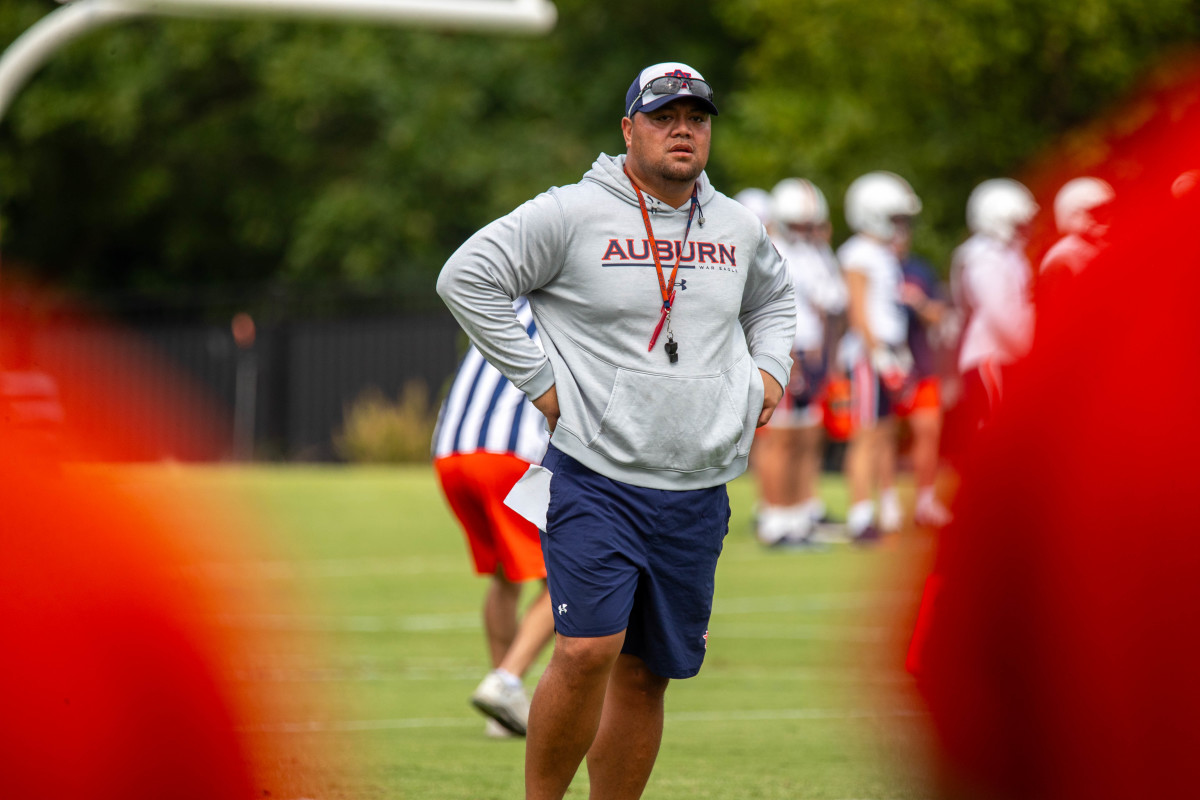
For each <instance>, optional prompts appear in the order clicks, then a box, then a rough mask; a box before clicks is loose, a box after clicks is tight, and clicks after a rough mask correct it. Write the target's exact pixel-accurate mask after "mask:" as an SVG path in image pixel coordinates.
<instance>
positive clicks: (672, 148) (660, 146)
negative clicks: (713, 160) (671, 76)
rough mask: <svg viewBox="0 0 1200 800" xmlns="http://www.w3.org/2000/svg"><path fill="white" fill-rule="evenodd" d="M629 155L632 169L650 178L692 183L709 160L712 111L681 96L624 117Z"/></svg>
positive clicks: (623, 127) (623, 124) (622, 125)
mask: <svg viewBox="0 0 1200 800" xmlns="http://www.w3.org/2000/svg"><path fill="white" fill-rule="evenodd" d="M621 130H622V131H623V132H624V133H625V149H626V150H627V151H628V156H627V159H628V161H629V162H631V163H630V166H631V167H632V169H633V172H634V173H635V174H637V175H642V176H645V177H647V178H659V179H662V180H666V181H671V182H680V183H691V182H692V181H694V180H696V178H698V177H700V173H701V172H703V171H704V166H705V165H706V164H707V163H708V148H709V144H710V142H711V140H712V126H711V121H710V120H709V113H708V111H706V110H705V108H704V107H703V106H702V105H701V104H700V103H698V102H696V101H695V100H692V99H691V98H686V97H685V98H681V99H679V100H675V101H673V102H670V103H667V104H666V105H665V106H662V107H660V108H657V109H655V110H654V111H651V112H649V113H646V112H642V111H637V112H635V113H634V115H633V116H632V117H625V118H624V119H622V120H621Z"/></svg>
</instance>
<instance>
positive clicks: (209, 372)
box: [3, 312, 465, 461]
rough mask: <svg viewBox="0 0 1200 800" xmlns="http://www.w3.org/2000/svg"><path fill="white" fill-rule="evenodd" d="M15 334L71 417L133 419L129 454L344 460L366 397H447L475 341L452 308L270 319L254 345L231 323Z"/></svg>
mask: <svg viewBox="0 0 1200 800" xmlns="http://www.w3.org/2000/svg"><path fill="white" fill-rule="evenodd" d="M4 335H5V337H6V339H7V340H8V341H6V342H5V349H6V350H7V352H8V353H9V354H10V358H8V359H7V360H6V362H5V363H4V365H3V366H4V368H5V369H7V370H9V374H10V375H13V374H17V373H19V372H20V371H22V370H24V371H26V372H31V371H33V372H40V373H44V374H46V375H48V376H50V377H52V378H53V380H54V382H55V384H56V385H57V389H58V394H59V399H60V401H61V404H62V411H63V416H64V417H65V419H66V420H67V421H68V423H70V421H71V420H72V419H79V418H83V417H87V418H89V419H93V420H95V419H102V420H105V421H106V422H105V423H104V425H105V426H106V427H108V428H112V427H114V426H115V427H118V428H119V427H122V426H128V428H127V429H126V432H128V433H135V432H136V434H137V435H136V437H124V438H125V439H135V440H136V442H137V445H136V448H135V449H134V450H133V452H129V450H128V448H126V450H125V452H123V453H122V455H123V456H126V457H133V458H137V459H147V460H157V459H166V458H174V459H179V460H186V461H196V460H201V461H203V460H226V459H235V458H237V459H251V458H253V459H258V460H289V461H296V460H298V461H333V460H337V459H338V454H337V451H336V448H335V447H334V440H335V437H336V435H337V434H338V432H339V431H340V430H341V428H342V424H343V419H344V415H345V413H346V411H347V409H348V408H349V407H350V406H351V405H352V404H353V403H354V402H355V401H356V400H357V399H358V398H360V397H361V396H362V395H363V394H364V393H365V392H368V391H370V390H378V391H379V392H382V393H383V395H384V396H385V397H388V398H392V399H395V398H396V397H398V396H399V394H400V393H401V391H402V390H403V389H404V387H405V386H406V385H408V384H409V383H411V382H414V381H417V382H420V384H421V385H423V386H424V387H425V388H426V389H427V391H428V393H429V397H430V400H431V402H433V403H436V402H437V401H438V400H439V399H440V398H441V396H442V393H443V392H444V390H445V387H446V386H447V384H448V381H449V379H450V378H451V377H452V375H453V373H454V370H455V368H456V367H457V363H458V359H459V356H460V354H461V352H462V350H463V348H464V346H465V338H464V337H463V335H462V333H461V332H460V330H459V327H458V325H457V323H456V322H455V321H454V319H453V317H451V316H450V314H449V313H447V312H440V313H438V312H421V313H404V314H397V315H392V316H374V317H369V318H353V319H345V318H343V319H323V320H320V321H307V322H306V321H288V322H282V323H276V324H270V325H265V326H263V327H261V328H259V329H258V330H257V332H256V335H255V337H254V340H253V343H252V344H251V345H250V346H247V347H240V346H239V345H238V343H237V342H236V341H235V340H234V335H233V332H232V329H231V327H230V326H229V325H228V324H224V325H217V324H204V323H194V324H180V325H169V324H161V323H159V324H141V325H138V326H136V327H121V328H114V327H111V326H100V325H96V324H91V323H73V322H62V321H59V322H55V323H53V324H46V325H39V326H36V327H34V328H32V329H31V330H25V331H21V332H20V334H19V335H20V336H21V339H22V341H21V342H19V344H15V343H14V342H13V341H12V339H13V336H14V331H13V330H12V329H11V328H9V329H7V330H5V331H4ZM13 352H19V353H20V358H19V359H16V360H15V361H14V359H13V358H11V354H12V353H13ZM18 383H19V382H13V381H10V382H9V384H10V385H14V386H15V385H18ZM112 433H114V434H118V433H120V432H119V431H112ZM114 438H122V437H119V436H116V437H114ZM101 455H103V454H101Z"/></svg>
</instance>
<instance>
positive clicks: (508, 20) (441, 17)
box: [0, 0, 558, 121]
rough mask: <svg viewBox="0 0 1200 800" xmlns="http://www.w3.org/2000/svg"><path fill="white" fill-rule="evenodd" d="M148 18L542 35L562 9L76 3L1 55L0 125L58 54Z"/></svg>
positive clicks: (484, 0) (494, 1)
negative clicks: (112, 27)
mask: <svg viewBox="0 0 1200 800" xmlns="http://www.w3.org/2000/svg"><path fill="white" fill-rule="evenodd" d="M60 2H62V0H60ZM150 16H165V17H212V18H231V17H283V18H304V19H325V20H344V21H348V22H374V23H380V24H390V25H403V26H411V27H430V28H442V29H452V30H461V31H480V32H485V33H502V34H503V33H508V34H521V33H523V34H543V33H547V32H549V31H550V30H551V29H552V28H553V27H554V24H555V22H556V21H557V19H558V10H557V8H556V7H555V5H554V3H553V2H551V0H74V1H73V2H65V3H63V6H62V7H61V8H57V9H55V10H54V11H52V12H50V13H49V14H47V15H46V16H45V17H42V19H40V20H38V22H36V23H34V24H33V25H32V26H31V27H30V28H29V29H28V30H26V31H25V32H24V33H22V34H21V35H20V36H18V37H17V38H16V39H15V40H14V41H13V42H12V44H10V45H9V46H8V48H7V49H6V50H5V51H4V53H3V55H0V121H2V120H3V119H4V115H5V113H6V112H7V111H8V108H9V106H10V105H11V104H12V101H13V99H14V98H15V97H16V95H17V93H18V92H19V91H20V90H21V87H22V86H24V85H25V83H26V82H27V81H28V80H29V78H30V77H31V76H32V75H33V73H34V72H36V71H37V69H38V68H39V67H41V65H42V64H44V63H45V62H46V61H47V60H48V59H49V58H50V56H52V55H53V54H54V53H55V52H56V51H58V50H59V49H61V48H62V47H64V46H65V45H67V44H69V43H70V42H72V41H74V40H75V39H78V38H79V37H81V36H83V35H84V34H86V33H88V32H90V31H92V30H95V29H97V28H100V27H103V26H105V25H109V24H112V23H115V22H120V21H122V20H125V19H130V18H135V17H150Z"/></svg>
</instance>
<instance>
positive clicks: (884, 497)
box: [879, 486, 900, 508]
mask: <svg viewBox="0 0 1200 800" xmlns="http://www.w3.org/2000/svg"><path fill="white" fill-rule="evenodd" d="M879 505H881V506H888V507H891V508H898V507H899V506H900V494H899V493H898V492H897V491H896V487H895V486H889V487H888V488H886V489H884V490H883V491H882V492H880V493H879Z"/></svg>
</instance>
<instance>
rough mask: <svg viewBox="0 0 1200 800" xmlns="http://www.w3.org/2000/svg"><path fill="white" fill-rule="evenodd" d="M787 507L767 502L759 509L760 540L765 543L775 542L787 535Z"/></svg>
mask: <svg viewBox="0 0 1200 800" xmlns="http://www.w3.org/2000/svg"><path fill="white" fill-rule="evenodd" d="M787 526H788V520H787V509H786V508H783V507H782V506H769V505H766V504H765V503H764V504H763V505H762V506H760V507H759V509H758V540H759V541H760V542H762V543H763V544H775V543H776V542H778V541H779V540H780V539H782V538H783V537H784V536H786V535H787Z"/></svg>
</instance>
